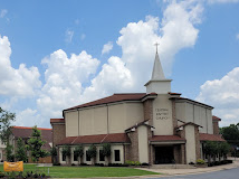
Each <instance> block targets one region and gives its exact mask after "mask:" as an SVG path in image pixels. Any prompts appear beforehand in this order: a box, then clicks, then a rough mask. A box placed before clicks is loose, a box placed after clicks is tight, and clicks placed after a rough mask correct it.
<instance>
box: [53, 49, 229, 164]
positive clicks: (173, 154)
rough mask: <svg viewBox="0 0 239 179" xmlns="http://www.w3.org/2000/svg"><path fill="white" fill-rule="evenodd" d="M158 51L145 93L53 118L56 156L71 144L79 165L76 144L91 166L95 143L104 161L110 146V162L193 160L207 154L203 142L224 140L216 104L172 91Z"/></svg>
mask: <svg viewBox="0 0 239 179" xmlns="http://www.w3.org/2000/svg"><path fill="white" fill-rule="evenodd" d="M171 81H172V80H171V79H166V78H165V76H164V72H163V68H162V65H161V62H160V59H159V55H158V51H157V50H156V55H155V61H154V66H153V72H152V77H151V79H150V80H149V81H148V82H147V83H146V84H145V87H146V93H120V94H113V95H111V96H108V97H105V98H102V99H98V100H95V101H92V102H89V103H85V104H81V105H78V106H74V107H70V108H68V109H64V110H63V111H62V113H63V118H60V119H50V123H51V125H52V129H53V145H54V146H56V147H57V149H58V154H59V155H58V160H59V162H60V163H61V164H65V163H66V158H65V157H64V156H63V155H62V152H61V151H62V148H63V146H64V145H70V146H71V151H72V155H71V163H75V164H77V163H78V161H77V159H76V158H75V157H74V148H75V147H76V146H77V145H80V144H82V145H83V147H84V156H83V160H82V161H83V162H84V163H87V164H91V159H90V158H89V157H88V156H87V150H88V148H89V146H90V145H91V144H94V145H95V146H96V147H97V156H96V163H103V164H105V159H104V157H102V156H101V152H100V150H101V149H102V144H104V143H110V145H111V150H112V151H111V157H110V162H111V163H125V162H126V161H127V160H130V161H139V162H140V163H148V164H150V165H152V164H168V163H177V164H189V163H190V162H194V163H195V162H196V160H197V159H200V158H204V154H203V143H204V142H205V141H224V140H223V139H221V137H220V135H219V127H218V122H219V121H220V120H221V119H220V118H218V117H216V116H212V110H213V107H212V106H210V105H207V104H203V103H200V102H198V101H194V100H192V99H188V98H184V97H182V96H181V94H180V93H173V92H171Z"/></svg>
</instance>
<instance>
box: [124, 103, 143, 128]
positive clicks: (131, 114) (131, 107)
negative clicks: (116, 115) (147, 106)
mask: <svg viewBox="0 0 239 179" xmlns="http://www.w3.org/2000/svg"><path fill="white" fill-rule="evenodd" d="M125 110H126V115H125V117H126V118H125V124H126V126H125V127H126V128H128V127H131V126H133V125H135V124H136V123H139V122H141V121H143V120H144V106H143V103H125Z"/></svg>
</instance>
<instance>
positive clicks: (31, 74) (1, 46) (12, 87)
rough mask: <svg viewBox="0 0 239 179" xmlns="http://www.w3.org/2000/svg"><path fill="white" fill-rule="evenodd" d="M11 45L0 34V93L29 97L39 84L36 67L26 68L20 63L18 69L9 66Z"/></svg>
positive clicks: (38, 74)
mask: <svg viewBox="0 0 239 179" xmlns="http://www.w3.org/2000/svg"><path fill="white" fill-rule="evenodd" d="M10 56H11V47H10V42H9V40H8V38H7V37H6V36H3V37H1V36H0V95H3V96H9V97H14V96H18V97H29V96H33V95H35V94H36V90H37V89H38V88H39V87H40V86H41V82H40V80H39V77H40V73H39V71H38V68H36V67H30V68H27V67H26V65H25V64H20V65H19V68H18V69H15V68H13V67H12V66H11V61H10Z"/></svg>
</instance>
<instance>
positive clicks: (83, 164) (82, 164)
mask: <svg viewBox="0 0 239 179" xmlns="http://www.w3.org/2000/svg"><path fill="white" fill-rule="evenodd" d="M80 165H81V166H87V165H88V164H87V163H81V164H80Z"/></svg>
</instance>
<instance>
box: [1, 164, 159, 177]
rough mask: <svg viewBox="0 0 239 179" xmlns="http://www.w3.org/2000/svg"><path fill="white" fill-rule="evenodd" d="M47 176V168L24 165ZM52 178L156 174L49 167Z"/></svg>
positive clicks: (117, 169) (120, 169) (151, 173)
mask: <svg viewBox="0 0 239 179" xmlns="http://www.w3.org/2000/svg"><path fill="white" fill-rule="evenodd" d="M37 169H38V170H39V171H40V172H44V173H46V174H47V170H48V167H36V165H34V164H24V172H26V171H36V170H37ZM49 170H50V176H51V177H52V178H91V177H129V176H142V175H156V174H158V173H154V172H149V171H144V170H138V169H134V168H127V167H90V166H88V167H63V166H54V167H49ZM0 171H3V165H0Z"/></svg>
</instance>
